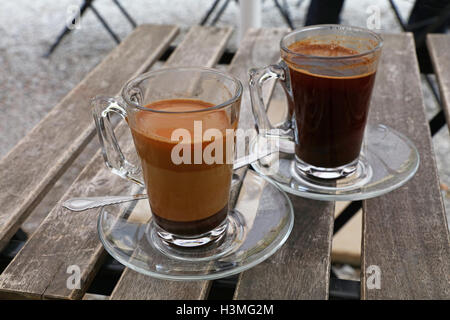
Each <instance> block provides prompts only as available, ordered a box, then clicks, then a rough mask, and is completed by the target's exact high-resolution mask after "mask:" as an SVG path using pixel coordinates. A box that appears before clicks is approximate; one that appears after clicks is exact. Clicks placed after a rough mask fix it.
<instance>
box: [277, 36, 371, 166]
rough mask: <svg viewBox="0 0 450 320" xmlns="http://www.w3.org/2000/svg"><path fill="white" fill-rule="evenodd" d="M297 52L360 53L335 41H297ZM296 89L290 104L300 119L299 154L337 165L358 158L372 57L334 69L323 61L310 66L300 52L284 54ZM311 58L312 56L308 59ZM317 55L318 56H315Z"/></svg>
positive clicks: (313, 162)
mask: <svg viewBox="0 0 450 320" xmlns="http://www.w3.org/2000/svg"><path fill="white" fill-rule="evenodd" d="M288 48H289V50H290V51H291V52H294V53H298V54H301V55H307V56H315V57H345V56H352V55H357V54H358V53H359V52H358V51H356V50H354V49H351V48H346V47H343V46H340V45H339V44H337V43H330V44H317V43H312V42H310V41H298V42H295V43H293V44H291V45H290V46H289V47H288ZM283 58H284V60H285V61H286V63H287V64H288V67H289V73H290V81H291V87H292V101H290V108H291V109H292V111H293V112H294V114H295V122H296V137H295V138H296V149H295V153H296V156H297V157H298V158H299V159H300V160H302V161H304V162H305V163H307V164H310V165H313V166H316V167H323V168H336V167H340V166H344V165H347V164H349V163H352V162H353V161H355V160H356V159H357V158H358V156H359V153H360V150H361V144H362V141H363V136H364V129H365V125H366V121H367V116H368V112H369V102H370V97H371V93H372V88H373V84H374V81H375V71H373V70H370V69H371V68H370V64H371V61H368V60H364V59H365V58H358V59H359V60H358V61H356V60H350V61H349V62H347V63H345V62H342V63H341V64H340V65H339V66H338V67H337V68H336V69H335V70H333V68H332V67H329V65H330V63H329V62H327V61H324V63H323V66H321V65H320V63H317V64H316V65H315V67H314V69H308V66H307V65H306V64H305V65H304V64H303V63H307V61H306V60H305V59H303V58H302V57H301V56H298V57H291V56H289V55H287V56H285V57H283ZM308 59H309V57H308ZM313 59H314V58H313Z"/></svg>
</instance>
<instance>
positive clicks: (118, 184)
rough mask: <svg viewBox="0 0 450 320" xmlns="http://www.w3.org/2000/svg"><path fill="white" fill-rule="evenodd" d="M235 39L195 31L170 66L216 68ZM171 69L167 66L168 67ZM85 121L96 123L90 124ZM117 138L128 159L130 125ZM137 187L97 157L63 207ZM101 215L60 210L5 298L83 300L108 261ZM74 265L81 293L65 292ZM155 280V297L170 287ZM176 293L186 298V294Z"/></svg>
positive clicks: (4, 283) (16, 268)
mask: <svg viewBox="0 0 450 320" xmlns="http://www.w3.org/2000/svg"><path fill="white" fill-rule="evenodd" d="M230 33H231V30H229V29H219V28H199V27H194V28H193V29H192V30H191V31H190V32H189V33H188V35H187V36H186V39H185V41H183V43H182V44H180V45H179V47H178V48H177V49H176V51H175V52H174V53H173V54H174V55H175V56H178V57H179V58H178V59H177V60H172V62H171V63H173V64H183V65H189V63H190V61H191V59H192V57H193V56H195V58H196V59H197V60H196V61H197V62H198V63H201V62H202V59H203V62H204V64H213V63H215V62H216V61H217V59H218V58H219V57H220V55H221V53H222V51H223V48H224V45H225V42H226V40H227V39H228V38H229V36H230ZM198 34H201V35H202V36H204V37H207V35H210V36H211V38H214V39H216V40H215V41H212V40H211V39H208V40H206V39H203V40H204V43H205V44H206V46H205V47H203V46H201V45H200V44H199V43H198V42H195V41H194V40H195V38H196V37H197V35H198ZM135 41H139V39H135ZM211 46H213V47H216V50H215V51H211V50H210V47H211ZM202 48H205V50H206V53H205V54H203V51H202ZM200 57H203V58H200ZM172 59H173V58H172ZM122 63H123V62H122ZM166 65H167V66H168V65H169V62H168V63H167V64H166ZM106 67H107V66H106ZM96 94H97V92H93V93H92V95H96ZM86 121H89V122H92V120H91V119H87V120H86ZM116 132H117V133H118V134H117V136H118V137H121V138H120V139H119V143H120V144H121V146H123V147H124V152H125V153H127V150H128V149H132V148H133V143H132V141H131V139H130V136H129V135H126V134H125V133H127V132H128V128H127V126H126V125H125V123H121V124H120V125H118V127H117V128H116ZM136 187H137V186H134V185H133V184H129V183H127V182H124V181H123V180H121V178H119V177H117V176H115V175H113V174H111V172H110V171H109V169H107V168H106V167H105V165H104V163H103V158H102V156H101V154H100V152H98V153H97V154H96V156H95V157H94V158H93V160H92V161H91V162H90V164H88V165H87V166H86V168H85V169H84V170H83V171H82V173H81V174H80V175H79V177H78V178H77V179H76V181H75V182H74V184H73V185H72V186H71V187H70V189H69V190H68V192H67V193H66V194H65V195H64V196H63V198H62V200H61V202H62V201H64V200H65V199H68V198H71V197H76V196H93V195H99V194H126V193H130V194H131V193H133V192H136V190H135V189H136ZM61 202H60V203H61ZM98 213H99V209H93V210H89V211H84V212H82V213H78V214H77V213H73V212H70V211H67V210H66V209H63V208H62V207H61V206H60V204H58V205H57V206H56V207H55V208H54V209H53V210H52V211H51V212H50V214H49V215H48V216H47V218H46V219H45V221H44V222H43V223H42V224H41V225H40V227H39V229H38V230H37V231H36V232H35V233H34V234H33V236H32V237H31V238H30V239H29V240H28V242H27V243H26V245H25V246H24V247H23V249H22V250H21V251H20V252H19V254H18V255H17V256H16V257H15V258H14V260H13V261H12V262H11V263H10V265H9V266H8V267H7V268H6V269H5V271H4V272H3V273H2V274H1V275H0V292H2V293H3V294H4V295H7V296H17V295H21V296H23V297H28V298H63V299H79V298H81V297H82V296H83V295H84V293H85V291H86V289H87V288H88V286H89V284H90V282H91V279H92V277H93V276H94V275H95V273H96V271H97V268H98V267H99V266H100V264H101V262H102V257H103V256H104V255H105V251H104V249H103V247H102V245H101V243H100V242H99V240H98V237H97V228H96V225H97V222H96V220H97V216H98ZM70 265H77V266H79V267H80V270H81V283H80V289H68V288H67V286H66V281H67V278H68V276H70V274H67V268H68V266H70ZM126 273H127V271H125V272H124V274H126ZM153 280H154V279H152V278H149V277H145V278H144V280H142V281H145V283H146V285H147V286H149V287H151V288H153V290H155V292H162V291H164V290H166V289H167V287H168V286H169V284H168V283H166V282H164V283H154V282H153ZM158 285H159V287H158ZM173 285H174V286H175V285H176V284H173ZM161 286H163V287H164V289H162V288H161ZM191 286H196V287H197V288H198V291H199V292H200V291H201V290H203V289H204V288H205V287H206V286H207V283H206V282H198V283H197V284H195V285H194V284H191ZM173 290H174V291H175V290H180V292H182V289H181V288H178V289H177V288H174V289H173ZM192 290H195V289H194V288H193V289H192Z"/></svg>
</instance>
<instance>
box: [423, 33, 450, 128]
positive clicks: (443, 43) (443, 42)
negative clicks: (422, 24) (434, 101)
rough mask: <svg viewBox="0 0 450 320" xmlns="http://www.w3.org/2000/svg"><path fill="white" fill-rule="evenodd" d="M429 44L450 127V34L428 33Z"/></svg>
mask: <svg viewBox="0 0 450 320" xmlns="http://www.w3.org/2000/svg"><path fill="white" fill-rule="evenodd" d="M427 45H428V49H429V52H430V57H431V61H432V62H433V68H434V72H435V74H436V78H437V81H438V83H439V90H440V92H441V100H442V107H443V109H444V112H445V116H446V118H447V125H448V126H449V128H450V35H448V34H428V36H427Z"/></svg>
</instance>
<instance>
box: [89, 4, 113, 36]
mask: <svg viewBox="0 0 450 320" xmlns="http://www.w3.org/2000/svg"><path fill="white" fill-rule="evenodd" d="M91 10H92V12H93V13H94V14H95V16H96V17H97V19H98V20H99V21H100V23H101V24H102V25H103V27H105V29H106V31H108V33H109V34H110V35H111V37H112V38H113V39H114V41H115V42H116V43H117V44H119V43H120V39H119V37H118V36H117V35H116V34H115V33H114V31H112V29H111V27H110V26H109V25H108V23H107V22H106V20H105V19H103V17H102V16H101V15H100V13H99V12H98V11H97V9H95V7H94V6H93V5H91Z"/></svg>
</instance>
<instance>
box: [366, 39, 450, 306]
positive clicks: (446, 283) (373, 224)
mask: <svg viewBox="0 0 450 320" xmlns="http://www.w3.org/2000/svg"><path fill="white" fill-rule="evenodd" d="M384 39H385V47H384V49H383V54H382V57H381V62H380V66H379V70H378V74H377V79H376V84H375V88H374V93H373V99H372V104H371V111H370V122H372V123H383V124H385V125H388V126H390V127H392V128H395V129H396V130H398V131H400V132H401V133H403V134H405V135H406V136H408V137H409V138H410V139H411V140H412V141H413V142H414V144H415V145H416V147H417V148H418V150H419V153H420V157H421V160H420V167H419V170H418V172H417V173H416V175H415V176H414V178H412V180H411V181H409V182H408V183H407V184H406V185H405V186H403V187H401V188H400V189H397V190H395V191H393V192H391V193H389V194H387V195H383V196H381V197H378V198H374V199H370V200H367V201H364V202H363V241H362V262H361V269H362V277H361V296H362V298H363V299H449V298H450V279H449V277H450V251H449V248H450V247H449V237H448V229H447V222H446V217H445V212H444V207H443V203H442V198H441V194H440V191H439V184H438V181H439V179H438V175H437V169H436V164H435V157H434V152H433V148H432V142H431V136H430V131H429V127H428V124H427V120H426V116H425V112H424V102H423V96H422V90H421V83H420V75H419V69H418V65H417V60H416V56H415V49H414V40H413V37H412V35H411V34H409V33H408V34H401V35H386V36H384ZM370 266H376V267H378V268H379V269H378V268H375V269H372V268H369V267H370ZM368 268H369V269H368ZM374 270H375V272H377V271H380V272H381V274H380V275H381V277H380V280H381V281H380V289H376V288H373V285H374V284H376V282H375V281H374V279H375V278H374V276H375V273H374ZM368 282H369V283H370V284H371V286H370V287H371V288H372V289H369V286H367V283H368Z"/></svg>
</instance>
